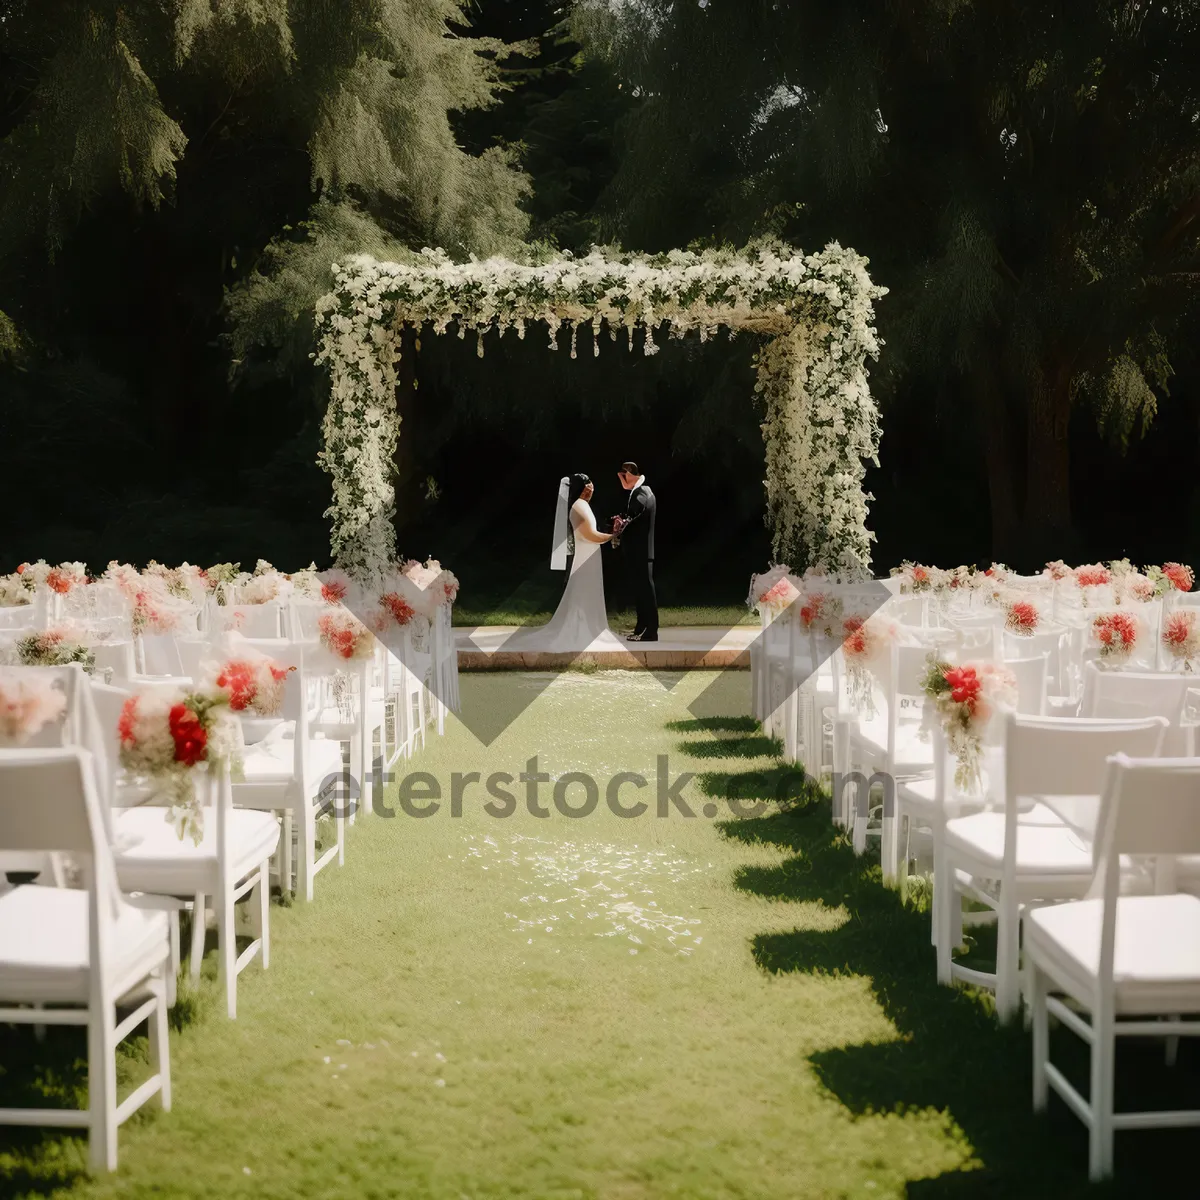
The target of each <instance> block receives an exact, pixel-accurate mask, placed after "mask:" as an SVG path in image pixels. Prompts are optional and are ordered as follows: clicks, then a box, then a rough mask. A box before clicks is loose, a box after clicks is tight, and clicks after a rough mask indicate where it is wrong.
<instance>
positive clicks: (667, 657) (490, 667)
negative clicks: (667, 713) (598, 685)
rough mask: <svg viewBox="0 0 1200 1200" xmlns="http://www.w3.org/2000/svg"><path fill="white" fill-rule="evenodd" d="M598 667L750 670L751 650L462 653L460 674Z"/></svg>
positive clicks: (629, 669) (670, 669)
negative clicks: (461, 672) (468, 672)
mask: <svg viewBox="0 0 1200 1200" xmlns="http://www.w3.org/2000/svg"><path fill="white" fill-rule="evenodd" d="M584 666H594V667H597V668H604V669H607V670H610V671H612V670H616V671H703V670H709V671H712V670H735V671H748V670H749V669H750V651H749V649H748V648H730V647H717V648H714V649H711V650H596V651H588V650H585V651H584V652H583V653H582V654H562V653H560V654H552V653H548V652H545V651H541V652H538V651H534V652H532V653H526V654H522V653H519V652H517V651H515V650H494V651H490V652H489V651H486V650H460V651H459V652H458V669H459V670H460V671H544V670H566V669H567V668H570V667H584Z"/></svg>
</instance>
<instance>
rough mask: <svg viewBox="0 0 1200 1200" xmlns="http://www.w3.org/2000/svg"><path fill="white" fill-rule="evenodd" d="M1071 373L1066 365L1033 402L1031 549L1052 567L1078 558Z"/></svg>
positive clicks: (1051, 373) (1028, 487)
mask: <svg viewBox="0 0 1200 1200" xmlns="http://www.w3.org/2000/svg"><path fill="white" fill-rule="evenodd" d="M1070 388H1071V367H1070V362H1069V361H1068V360H1066V359H1062V360H1060V361H1059V362H1058V363H1057V364H1056V365H1055V366H1054V367H1053V368H1052V369H1051V370H1048V371H1047V372H1046V374H1045V376H1044V377H1043V382H1042V386H1040V387H1039V388H1037V389H1036V390H1035V392H1034V394H1033V395H1032V397H1031V402H1030V406H1029V422H1028V434H1027V439H1026V471H1027V474H1026V479H1025V528H1026V537H1025V546H1026V550H1027V551H1028V553H1029V555H1030V556H1032V557H1034V558H1036V559H1039V560H1040V561H1042V562H1046V561H1048V560H1049V559H1054V558H1064V559H1067V560H1068V561H1069V560H1070V559H1071V558H1072V556H1073V555H1074V552H1075V547H1076V545H1077V541H1078V539H1077V537H1076V534H1075V531H1074V528H1073V527H1072V523H1071V443H1070V429H1071V390H1070Z"/></svg>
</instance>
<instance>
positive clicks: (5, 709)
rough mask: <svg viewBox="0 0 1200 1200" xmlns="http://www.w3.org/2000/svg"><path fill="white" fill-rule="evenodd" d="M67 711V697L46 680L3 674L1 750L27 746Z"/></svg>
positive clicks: (19, 673) (0, 689)
mask: <svg viewBox="0 0 1200 1200" xmlns="http://www.w3.org/2000/svg"><path fill="white" fill-rule="evenodd" d="M66 709H67V697H66V694H65V693H64V692H63V691H62V690H61V689H60V688H58V687H55V685H54V684H53V683H52V682H51V681H50V680H49V679H47V678H46V676H44V675H41V674H38V673H36V672H35V673H33V674H30V673H28V672H25V671H0V746H13V745H18V746H19V745H21V743H23V742H27V741H28V740H29V739H30V738H31V737H33V735H34V734H35V733H38V732H39V731H40V730H41V729H42V728H43V726H45V725H48V724H49V723H50V722H51V721H56V720H57V719H58V718H59V717H61V716H62V715H63V713H64V712H66Z"/></svg>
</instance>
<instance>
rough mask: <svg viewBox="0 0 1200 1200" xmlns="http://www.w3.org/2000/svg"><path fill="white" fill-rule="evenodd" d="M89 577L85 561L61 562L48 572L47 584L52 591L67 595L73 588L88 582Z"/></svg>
mask: <svg viewBox="0 0 1200 1200" xmlns="http://www.w3.org/2000/svg"><path fill="white" fill-rule="evenodd" d="M87 578H88V576H87V567H86V566H85V565H84V564H83V563H81V562H69V563H59V565H58V566H57V567H51V568H50V570H48V571H47V572H46V586H47V587H48V588H49V589H50V590H51V591H52V592H57V593H58V594H59V595H60V596H65V595H66V594H67V593H68V592H69V591H70V590H71V589H72V588H75V587H81V586H82V585H83V584H86V583H87Z"/></svg>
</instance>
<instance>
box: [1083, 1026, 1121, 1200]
mask: <svg viewBox="0 0 1200 1200" xmlns="http://www.w3.org/2000/svg"><path fill="white" fill-rule="evenodd" d="M1091 1049H1092V1087H1091V1095H1090V1097H1089V1107H1090V1109H1091V1112H1092V1128H1091V1136H1090V1138H1089V1139H1088V1178H1089V1179H1091V1180H1092V1181H1093V1182H1098V1181H1099V1180H1101V1179H1105V1178H1107V1177H1108V1176H1109V1175H1111V1174H1112V1160H1113V1127H1112V1112H1113V1077H1114V1073H1115V1072H1114V1066H1115V1064H1114V1061H1113V1060H1114V1058H1115V1053H1116V1038H1115V1036H1114V1033H1113V1027H1112V1018H1111V1017H1109V1018H1107V1019H1106V1018H1104V1017H1102V1016H1100V1015H1099V1014H1093V1018H1092V1047H1091Z"/></svg>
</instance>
